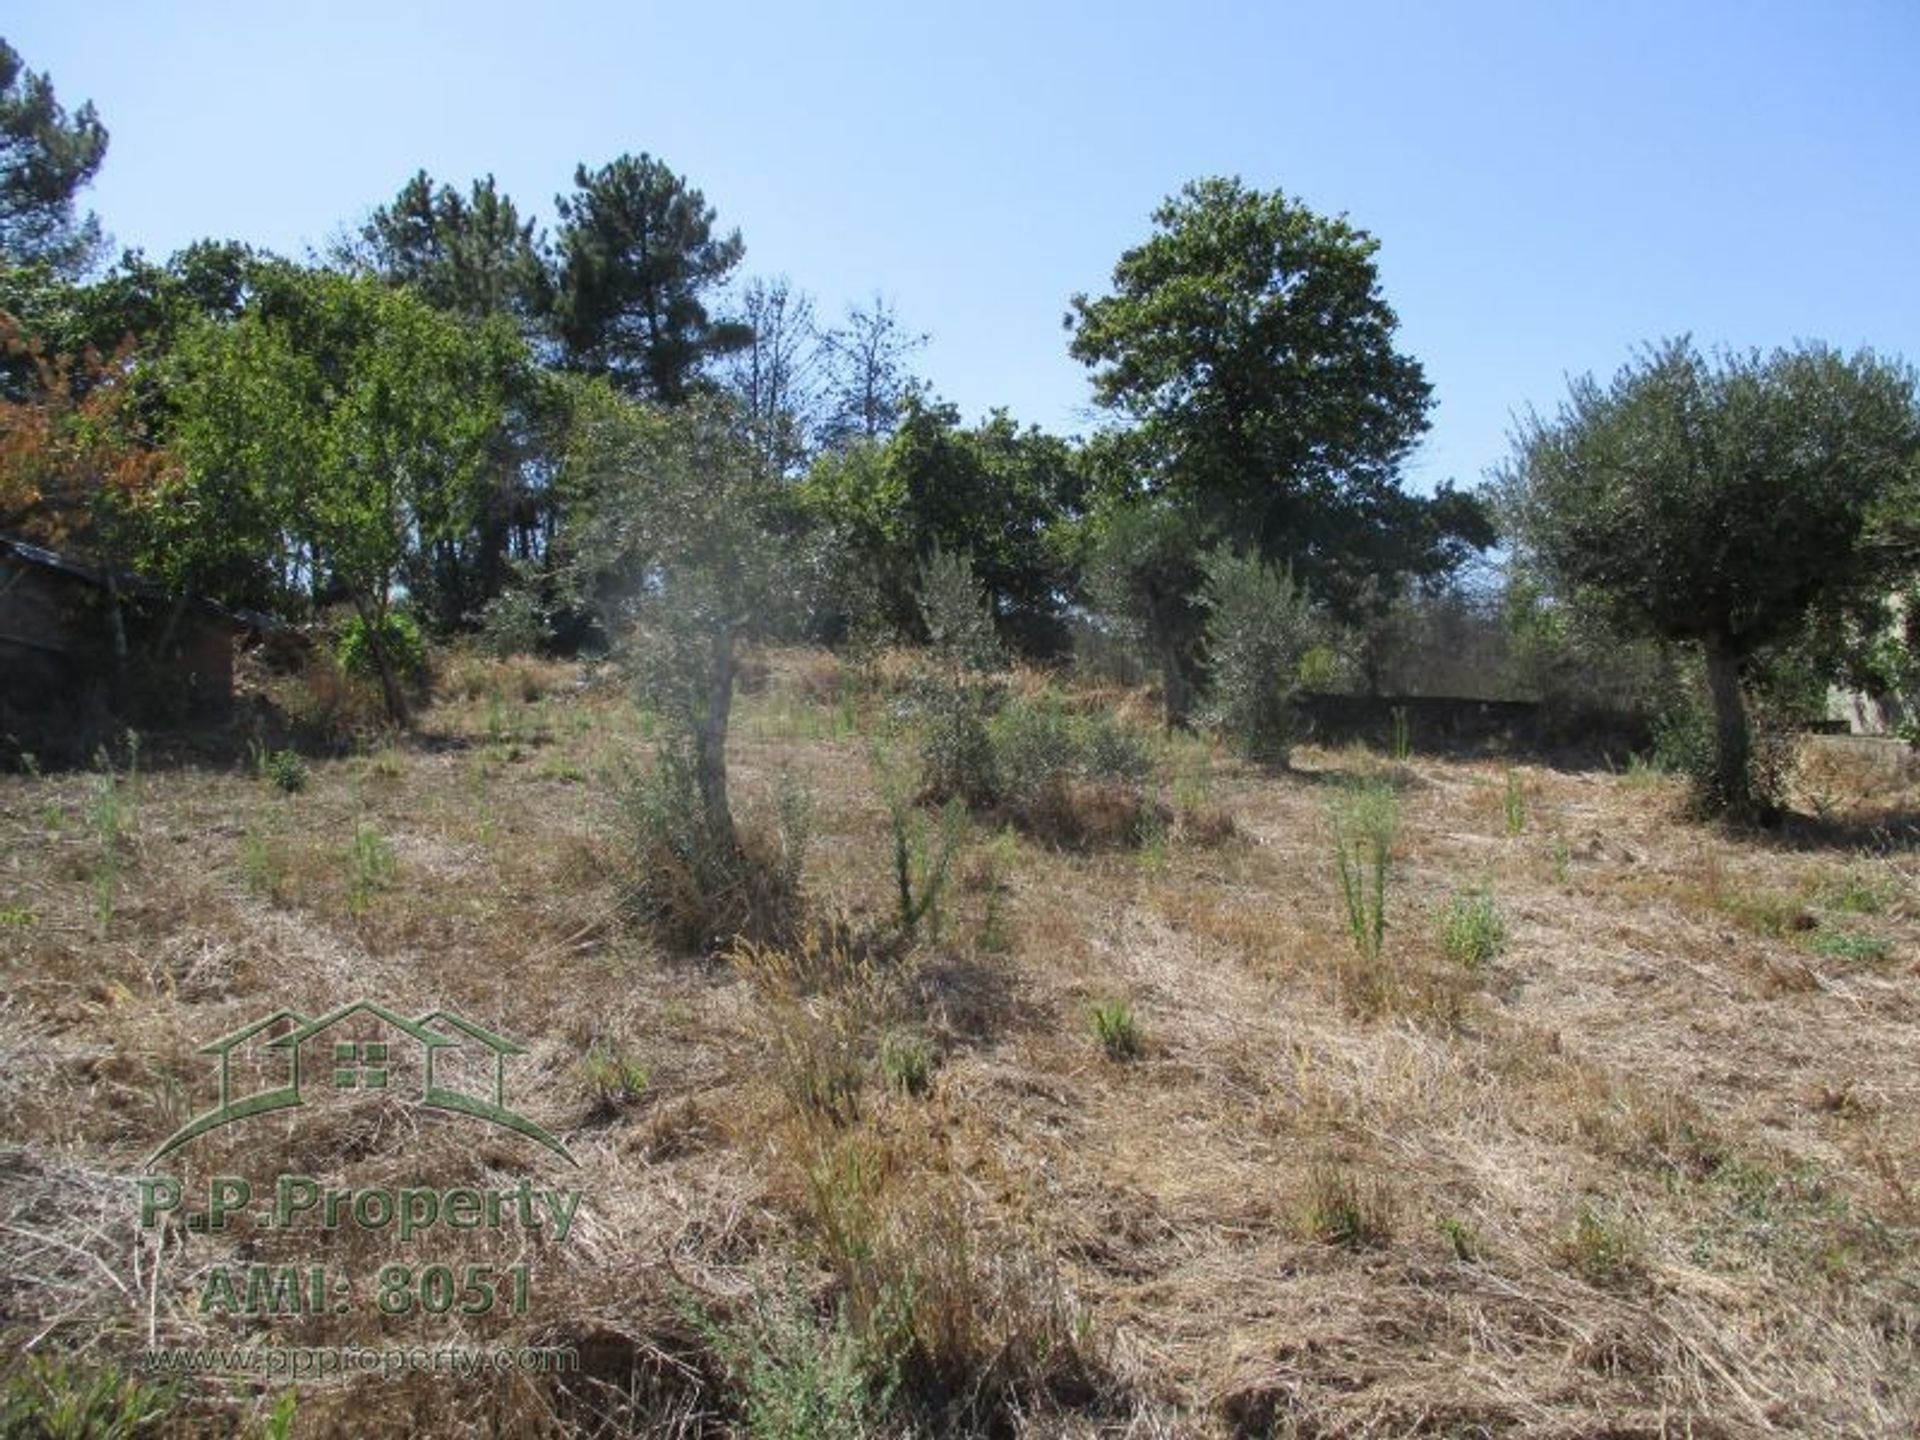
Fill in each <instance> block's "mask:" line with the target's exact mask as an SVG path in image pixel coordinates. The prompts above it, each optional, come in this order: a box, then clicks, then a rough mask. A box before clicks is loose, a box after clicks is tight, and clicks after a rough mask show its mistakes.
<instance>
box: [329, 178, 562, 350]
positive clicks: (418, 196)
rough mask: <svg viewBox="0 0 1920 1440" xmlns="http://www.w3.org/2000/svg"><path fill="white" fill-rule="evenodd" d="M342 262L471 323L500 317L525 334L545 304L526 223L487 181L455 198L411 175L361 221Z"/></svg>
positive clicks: (446, 188) (541, 272)
mask: <svg viewBox="0 0 1920 1440" xmlns="http://www.w3.org/2000/svg"><path fill="white" fill-rule="evenodd" d="M343 258H345V259H348V260H353V261H358V262H360V263H364V264H366V265H368V266H369V267H370V268H372V269H373V270H375V271H377V272H378V273H379V274H381V275H382V276H384V277H385V278H386V279H388V280H390V281H392V282H394V283H395V284H398V285H406V286H409V287H411V288H412V289H414V290H415V291H417V292H419V294H420V296H421V298H422V299H424V300H425V301H426V302H427V303H428V304H429V305H432V306H433V307H434V308H435V309H438V310H450V311H452V312H454V313H455V314H459V315H465V316H468V317H469V318H471V319H476V320H479V319H485V318H487V317H488V316H492V315H507V316H511V317H513V318H514V319H515V320H517V321H519V322H521V324H523V325H524V326H527V327H529V328H531V327H532V326H533V325H534V324H535V323H536V322H537V321H538V320H540V319H541V318H542V317H543V316H544V314H545V313H546V311H547V309H548V308H549V306H550V304H551V295H550V293H549V285H548V277H547V273H546V268H545V265H544V264H543V261H542V257H541V254H540V241H539V238H538V237H537V236H536V234H535V233H534V224H533V221H531V220H522V219H521V218H520V212H519V209H518V208H517V207H516V206H515V205H514V203H513V200H512V198H511V197H510V196H507V195H504V194H502V193H501V192H500V190H499V188H498V187H497V186H496V185H495V184H494V179H493V177H492V176H491V175H489V176H487V177H486V178H485V179H484V180H475V181H474V182H473V184H472V186H471V187H470V188H469V189H468V191H467V193H465V194H462V193H461V192H460V191H458V190H456V189H454V188H453V187H452V186H451V185H446V184H440V185H436V184H434V182H433V180H432V179H431V177H429V176H428V174H427V172H426V171H424V170H422V171H420V172H418V173H417V174H416V175H414V177H413V178H412V179H411V180H409V181H407V183H406V184H405V185H404V186H402V187H401V189H400V193H399V194H398V195H396V196H395V197H394V198H393V199H392V200H391V201H389V202H388V203H387V204H385V205H382V206H380V207H379V208H378V209H376V210H375V211H374V212H373V214H372V215H370V216H369V217H368V218H367V221H366V223H365V224H364V225H362V226H361V227H360V233H359V243H358V244H357V245H354V246H350V247H348V248H347V251H346V254H345V255H344V256H343Z"/></svg>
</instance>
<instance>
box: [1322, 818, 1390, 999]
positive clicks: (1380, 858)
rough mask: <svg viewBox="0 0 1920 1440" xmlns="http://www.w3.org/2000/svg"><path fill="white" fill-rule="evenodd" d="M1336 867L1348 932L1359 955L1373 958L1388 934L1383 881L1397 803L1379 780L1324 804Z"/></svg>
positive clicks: (1379, 950)
mask: <svg viewBox="0 0 1920 1440" xmlns="http://www.w3.org/2000/svg"><path fill="white" fill-rule="evenodd" d="M1328 818H1329V820H1330V821H1331V823H1332V827H1333V846H1334V870H1335V874H1336V875H1337V876H1338V879H1339V882H1340V904H1341V910H1342V913H1343V915H1344V917H1345V919H1346V924H1347V934H1348V936H1349V937H1350V938H1351V939H1352V941H1353V948H1354V950H1355V952H1356V953H1357V954H1358V955H1359V957H1360V959H1361V960H1363V961H1366V962H1369V963H1370V962H1373V961H1377V960H1378V959H1379V958H1380V952H1381V948H1382V946H1383V945H1384V943H1385V940H1386V930H1387V882H1388V879H1389V875H1390V871H1391V866H1392V859H1393V841H1394V836H1395V834H1396V832H1397V831H1398V829H1399V826H1400V805H1399V800H1398V799H1397V798H1396V797H1395V795H1394V793H1393V791H1392V789H1391V788H1389V787H1388V786H1387V785H1384V784H1381V783H1379V782H1370V783H1363V784H1359V785H1354V786H1351V787H1350V788H1348V789H1347V791H1346V792H1345V793H1344V794H1342V795H1340V796H1338V797H1336V798H1335V799H1334V801H1333V802H1332V803H1331V804H1330V805H1329V807H1328Z"/></svg>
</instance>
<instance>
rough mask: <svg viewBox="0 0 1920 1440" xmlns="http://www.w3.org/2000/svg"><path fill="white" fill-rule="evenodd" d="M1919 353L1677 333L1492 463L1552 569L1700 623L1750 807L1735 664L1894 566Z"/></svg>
mask: <svg viewBox="0 0 1920 1440" xmlns="http://www.w3.org/2000/svg"><path fill="white" fill-rule="evenodd" d="M1915 384H1916V382H1915V377H1914V374H1913V372H1912V371H1911V370H1909V369H1908V368H1907V367H1905V366H1903V365H1897V364H1893V363H1890V362H1888V361H1885V360H1881V359H1879V358H1878V357H1876V356H1874V355H1872V354H1869V353H1862V354H1859V355H1855V356H1852V357H1848V356H1844V355H1841V354H1840V353H1839V352H1837V351H1834V350H1832V349H1829V348H1828V347H1826V346H1823V345H1801V346H1799V347H1797V348H1795V349H1792V350H1778V351H1775V352H1774V353H1773V354H1771V355H1765V356H1762V355H1759V354H1745V355H1725V356H1720V357H1716V358H1714V359H1711V360H1709V359H1708V358H1706V357H1704V356H1702V355H1701V354H1700V353H1699V352H1698V351H1697V350H1696V349H1695V348H1694V347H1693V345H1692V344H1691V342H1689V341H1687V340H1684V339H1683V340H1674V341H1669V342H1667V343H1665V344H1663V345H1660V346H1658V347H1655V348H1653V349H1651V350H1649V351H1648V352H1647V353H1646V354H1645V355H1644V356H1642V357H1641V358H1640V359H1639V360H1637V361H1636V362H1634V363H1632V364H1630V365H1628V366H1627V367H1625V368H1624V369H1622V370H1621V371H1620V373H1619V374H1618V375H1617V376H1615V377H1614V379H1613V381H1612V382H1611V383H1610V384H1607V385H1601V384H1600V383H1598V382H1596V381H1595V380H1593V379H1592V378H1591V377H1588V378H1584V379H1581V380H1578V381H1576V382H1575V383H1574V385H1573V387H1572V393H1571V395H1570V396H1569V398H1568V399H1567V401H1566V402H1565V403H1564V404H1563V405H1562V406H1561V408H1560V411H1559V413H1558V414H1557V415H1556V416H1555V417H1554V418H1553V419H1551V420H1547V419H1543V418H1541V417H1540V416H1538V415H1533V416H1530V417H1529V418H1528V419H1527V420H1526V421H1525V422H1524V423H1523V424H1522V425H1521V427H1520V430H1519V433H1518V434H1517V435H1516V436H1515V439H1514V453H1513V456H1512V458H1511V459H1510V460H1509V461H1508V462H1507V463H1506V465H1505V466H1504V467H1503V468H1502V470H1501V471H1500V472H1499V473H1498V475H1497V477H1496V485H1497V487H1498V490H1499V493H1500V494H1501V497H1502V501H1503V504H1504V508H1505V510H1506V513H1507V514H1508V516H1509V517H1510V520H1511V526H1512V529H1513V532H1514V538H1515V540H1516V542H1517V544H1518V545H1519V546H1520V547H1521V548H1522V551H1523V555H1524V557H1525V558H1526V559H1528V560H1529V561H1531V562H1533V563H1535V564H1537V565H1538V567H1539V568H1540V570H1541V572H1542V573H1543V574H1544V575H1545V576H1546V577H1547V579H1548V581H1549V583H1550V585H1551V586H1552V587H1553V589H1554V590H1555V591H1556V592H1557V593H1559V594H1561V595H1563V596H1569V597H1578V598H1580V599H1581V600H1583V601H1585V602H1587V603H1591V604H1593V605H1595V606H1596V607H1597V608H1598V609H1599V610H1600V611H1601V613H1603V614H1604V615H1605V616H1606V617H1607V618H1608V619H1609V620H1610V621H1611V622H1612V623H1613V624H1614V625H1615V626H1616V627H1617V628H1618V629H1619V630H1621V631H1623V632H1625V633H1627V634H1631V635H1644V636H1652V637H1657V638H1660V639H1666V640H1674V641H1691V642H1697V643H1698V644H1699V645H1700V647H1701V648H1702V650H1703V651H1704V653H1705V655H1706V659H1707V665H1708V672H1709V679H1710V681H1711V684H1712V688H1713V692H1714V703H1715V708H1716V711H1717V716H1718V722H1719V733H1718V759H1717V764H1716V775H1715V780H1714V785H1715V789H1716V795H1715V798H1716V799H1717V800H1718V801H1719V802H1721V803H1725V804H1727V805H1729V806H1732V807H1734V808H1736V809H1746V808H1749V806H1750V804H1751V802H1752V801H1754V800H1755V799H1756V797H1755V796H1753V794H1752V793H1751V789H1750V784H1749V775H1748V770H1747V760H1748V754H1747V751H1748V743H1749V742H1748V734H1747V720H1746V713H1745V708H1744V703H1743V699H1742V696H1741V692H1740V683H1741V680H1742V678H1743V671H1745V670H1746V669H1747V668H1748V667H1749V665H1750V664H1751V662H1752V660H1753V658H1754V657H1755V656H1756V655H1757V654H1758V653H1759V652H1760V651H1761V650H1762V649H1763V648H1764V647H1767V646H1769V645H1773V644H1776V643H1780V642H1783V641H1789V640H1791V639H1792V638H1793V637H1794V636H1795V635H1796V634H1797V633H1798V632H1799V631H1800V629H1801V627H1802V626H1803V625H1804V624H1805V623H1806V622H1807V621H1808V619H1809V617H1810V616H1812V615H1814V614H1815V613H1816V612H1817V611H1819V610H1820V609H1821V608H1822V607H1826V606H1830V605H1835V604H1839V603H1844V601H1845V600H1846V599H1847V597H1849V596H1858V595H1861V594H1862V593H1869V594H1870V593H1872V592H1874V591H1877V590H1880V589H1883V588H1884V587H1886V586H1888V585H1889V584H1890V583H1891V582H1892V578H1893V571H1892V569H1891V568H1890V560H1891V558H1892V557H1893V556H1895V555H1897V553H1898V552H1897V549H1889V548H1886V547H1881V546H1877V545H1875V544H1874V543H1872V541H1873V537H1874V533H1875V532H1874V529H1873V524H1872V522H1873V521H1874V519H1875V517H1876V516H1877V515H1879V514H1881V513H1882V511H1883V507H1884V505H1885V502H1886V500H1887V497H1889V496H1894V495H1897V494H1899V493H1901V492H1902V490H1903V489H1904V487H1905V486H1907V485H1908V484H1910V483H1911V479H1912V476H1913V473H1914V465H1915V462H1916V457H1920V409H1916V399H1915V393H1916V392H1915Z"/></svg>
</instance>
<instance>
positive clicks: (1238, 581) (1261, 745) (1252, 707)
mask: <svg viewBox="0 0 1920 1440" xmlns="http://www.w3.org/2000/svg"><path fill="white" fill-rule="evenodd" d="M1204 564H1205V569H1206V583H1205V585H1204V586H1203V588H1202V590H1201V597H1200V598H1201V603H1202V604H1203V605H1204V606H1205V607H1206V611H1207V622H1206V644H1207V656H1208V661H1209V666H1210V671H1211V678H1210V685H1209V692H1208V712H1209V718H1210V719H1211V721H1212V723H1213V724H1214V725H1216V726H1218V728H1219V729H1220V730H1221V731H1222V732H1223V733H1224V734H1225V735H1226V736H1227V737H1228V739H1229V740H1231V741H1232V742H1233V744H1234V745H1235V746H1236V747H1237V748H1239V749H1240V750H1241V751H1243V752H1244V753H1245V754H1247V755H1249V756H1251V757H1252V758H1253V759H1256V760H1261V761H1266V762H1269V763H1272V764H1279V765H1284V764H1285V763H1286V761H1287V756H1288V753H1289V751H1290V750H1291V749H1292V746H1293V741H1294V734H1295V728H1296V720H1295V715H1294V708H1293V702H1294V696H1295V695H1296V694H1297V693H1298V690H1299V683H1300V665H1301V661H1302V660H1303V659H1305V658H1306V655H1307V652H1308V651H1309V649H1310V648H1311V647H1312V643H1313V638H1314V637H1313V630H1314V626H1313V611H1312V607H1311V606H1310V605H1309V603H1308V600H1307V596H1306V592H1305V591H1304V590H1302V589H1300V588H1299V587H1298V586H1297V585H1295V584H1294V582H1293V576H1292V575H1291V574H1290V573H1289V572H1287V571H1285V570H1281V569H1277V568H1275V567H1274V566H1272V565H1268V564H1266V563H1264V562H1262V561H1261V560H1259V559H1257V558H1252V557H1243V556H1239V555H1235V554H1234V553H1233V552H1232V551H1231V550H1228V549H1226V548H1225V547H1221V548H1219V549H1216V550H1214V551H1213V552H1212V553H1211V554H1209V555H1208V556H1207V557H1206V560H1205V562H1204Z"/></svg>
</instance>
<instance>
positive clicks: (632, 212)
mask: <svg viewBox="0 0 1920 1440" xmlns="http://www.w3.org/2000/svg"><path fill="white" fill-rule="evenodd" d="M574 187H575V189H574V194H573V195H572V196H571V197H567V196H561V197H559V199H558V200H557V202H556V203H557V204H558V206H559V210H560V221H561V225H560V234H559V242H558V244H559V255H558V263H559V273H558V279H557V287H558V294H557V310H558V319H559V329H560V338H561V342H562V344H563V345H564V347H565V350H566V354H567V359H568V362H569V364H571V365H572V366H573V367H574V368H576V369H580V370H583V371H585V372H587V373H588V374H592V375H604V376H606V377H607V378H608V379H610V380H612V381H613V382H614V384H615V385H617V386H619V387H620V388H621V389H622V390H625V391H626V392H627V393H629V394H631V395H634V396H636V397H639V398H641V399H650V400H657V401H660V402H661V403H663V404H668V405H676V404H679V403H681V402H682V401H684V400H686V399H687V398H688V396H689V395H690V394H691V393H692V392H693V391H694V389H695V388H696V387H697V386H698V384H699V382H700V380H701V378H702V371H703V369H704V367H705V365H706V364H707V362H708V361H709V360H710V359H712V358H714V357H716V356H720V355H724V354H727V353H728V352H730V351H733V350H737V349H739V348H741V347H742V346H743V345H744V344H746V343H747V341H748V339H749V338H750V336H749V333H748V331H747V330H746V327H744V326H742V325H738V324H727V323H720V322H716V321H715V320H714V319H713V318H712V317H710V316H709V315H708V313H707V304H706V301H707V297H708V296H709V295H711V294H712V293H713V291H714V290H715V289H716V288H717V287H718V286H720V285H721V284H723V283H724V282H725V281H726V279H727V277H728V276H729V275H731V274H732V273H733V270H734V267H735V266H736V265H738V264H739V263H740V259H741V257H742V255H744V254H745V252H746V246H745V245H744V244H743V243H742V242H741V239H740V232H739V231H737V230H734V231H730V232H727V233H725V234H716V233H715V229H714V226H715V222H716V219H717V216H716V214H715V211H714V209H713V207H712V206H711V205H709V204H707V201H706V197H705V196H704V195H702V194H701V193H700V192H699V191H698V190H696V189H694V188H692V187H691V186H689V185H688V184H687V182H686V179H685V177H683V176H680V175H676V174H674V173H673V171H672V170H671V169H669V168H668V167H667V165H666V164H665V162H663V161H661V160H657V159H655V158H654V157H653V156H651V155H644V154H643V155H640V156H637V157H636V156H632V155H622V156H621V157H620V158H619V159H617V160H615V161H613V162H612V163H611V164H608V165H604V166H602V167H601V168H600V169H598V170H588V169H587V167H586V166H584V165H582V166H580V167H579V168H578V170H576V171H575V173H574Z"/></svg>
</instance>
